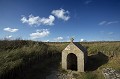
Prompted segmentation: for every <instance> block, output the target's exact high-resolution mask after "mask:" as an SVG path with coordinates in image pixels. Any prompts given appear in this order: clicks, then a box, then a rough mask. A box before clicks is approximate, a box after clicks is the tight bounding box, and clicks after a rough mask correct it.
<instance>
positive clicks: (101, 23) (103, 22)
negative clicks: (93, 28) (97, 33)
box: [98, 21, 107, 25]
mask: <svg viewBox="0 0 120 79" xmlns="http://www.w3.org/2000/svg"><path fill="white" fill-rule="evenodd" d="M106 22H107V21H102V22H100V23H99V24H98V25H104V24H105V23H106Z"/></svg>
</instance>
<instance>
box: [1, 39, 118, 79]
mask: <svg viewBox="0 0 120 79" xmlns="http://www.w3.org/2000/svg"><path fill="white" fill-rule="evenodd" d="M68 44H69V43H68V42H62V43H55V42H45V43H43V42H35V41H30V40H27V41H26V40H12V41H8V40H1V41H0V79H33V77H36V78H35V79H37V78H38V76H39V77H40V76H41V79H44V78H42V77H43V74H42V73H45V74H44V76H46V75H48V74H49V73H50V70H49V67H50V66H52V67H56V68H57V69H61V68H60V62H61V52H62V50H63V49H64V48H65V47H66V46H67V45H68ZM81 44H82V45H83V46H84V47H86V49H87V51H88V55H89V57H88V58H89V60H91V61H90V62H89V65H91V66H92V67H94V68H95V67H96V68H95V69H93V70H90V69H86V73H81V76H77V75H75V76H77V77H78V78H80V79H99V78H101V79H103V76H101V70H102V68H103V67H112V68H114V69H117V70H120V66H119V65H120V62H119V60H120V42H81ZM101 53H102V54H101ZM106 57H108V58H107V59H108V60H107V59H106ZM105 60H106V62H105ZM98 62H99V63H98ZM95 63H96V64H97V65H96V64H95ZM92 67H91V68H92ZM33 72H34V73H33ZM64 72H65V71H64ZM91 72H92V73H91ZM26 74H27V75H26ZM38 74H41V75H38ZM37 75H38V76H37ZM98 77H99V78H98Z"/></svg>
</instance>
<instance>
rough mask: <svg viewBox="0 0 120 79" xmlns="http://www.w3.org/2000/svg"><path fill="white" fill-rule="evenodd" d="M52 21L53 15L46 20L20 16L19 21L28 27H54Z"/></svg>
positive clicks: (37, 17) (31, 16)
mask: <svg viewBox="0 0 120 79" xmlns="http://www.w3.org/2000/svg"><path fill="white" fill-rule="evenodd" d="M54 20H55V17H54V16H53V15H50V16H49V17H48V18H45V17H43V18H40V17H39V16H33V15H32V14H31V15H29V16H28V18H26V17H25V16H22V18H21V21H22V23H27V24H29V25H31V26H32V25H37V26H39V25H41V24H42V25H50V26H51V25H54V23H53V22H54Z"/></svg>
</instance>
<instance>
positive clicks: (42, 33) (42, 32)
mask: <svg viewBox="0 0 120 79" xmlns="http://www.w3.org/2000/svg"><path fill="white" fill-rule="evenodd" d="M49 34H50V31H49V30H48V29H41V30H36V32H35V33H31V34H30V37H31V38H32V39H36V38H42V37H45V36H48V35H49Z"/></svg>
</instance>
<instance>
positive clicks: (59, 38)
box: [54, 37, 64, 42]
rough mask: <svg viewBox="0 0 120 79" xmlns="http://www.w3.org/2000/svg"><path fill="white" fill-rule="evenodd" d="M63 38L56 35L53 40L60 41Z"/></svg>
mask: <svg viewBox="0 0 120 79" xmlns="http://www.w3.org/2000/svg"><path fill="white" fill-rule="evenodd" d="M63 39H64V38H63V37H57V38H55V39H54V40H55V41H57V42H60V41H63Z"/></svg>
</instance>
